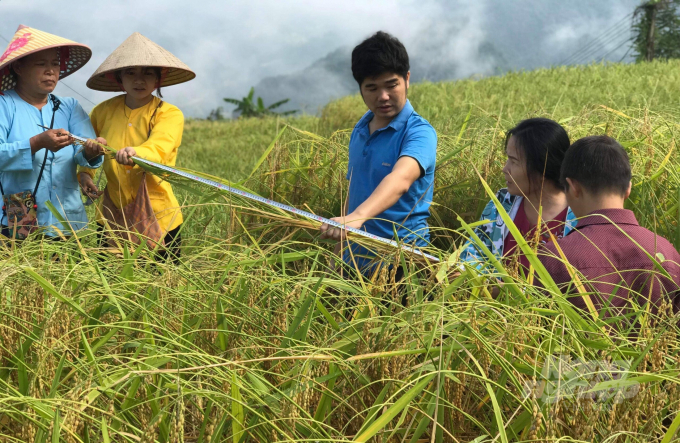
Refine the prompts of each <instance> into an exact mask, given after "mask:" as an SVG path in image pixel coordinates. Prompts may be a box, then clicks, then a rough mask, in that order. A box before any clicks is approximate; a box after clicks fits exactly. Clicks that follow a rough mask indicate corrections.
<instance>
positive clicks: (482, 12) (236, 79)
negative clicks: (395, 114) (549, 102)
mask: <svg viewBox="0 0 680 443" xmlns="http://www.w3.org/2000/svg"><path fill="white" fill-rule="evenodd" d="M639 3H640V0H597V1H593V0H371V1H367V0H343V1H341V2H330V1H325V0H286V1H281V0H249V1H238V0H237V1H231V2H225V1H221V0H203V1H201V2H186V1H183V0H118V1H116V2H113V3H112V2H92V1H88V0H30V1H27V0H0V40H1V38H5V39H9V38H11V36H12V35H13V34H14V32H15V30H16V28H17V26H18V25H19V24H21V23H23V24H26V25H29V26H33V27H36V28H38V29H41V30H43V31H46V32H50V33H54V34H58V35H61V36H63V37H66V38H69V39H72V40H76V41H79V42H82V43H86V44H88V45H89V46H90V47H92V49H93V52H94V54H93V57H92V60H91V61H90V62H89V63H88V64H87V65H86V66H85V67H84V68H83V69H82V70H81V71H79V72H77V73H76V74H74V75H72V76H71V77H69V78H67V79H66V80H65V81H64V82H63V84H62V85H60V86H59V87H58V89H57V93H58V94H63V95H72V96H74V97H76V98H78V99H79V100H80V101H81V103H82V104H83V105H84V106H85V107H86V109H91V107H92V106H93V105H94V104H95V103H98V102H100V101H103V100H105V99H107V98H110V97H111V96H112V94H107V93H101V92H95V91H91V90H89V89H87V88H86V87H85V82H86V81H87V79H88V78H89V76H90V75H91V74H92V73H93V72H94V71H95V69H96V68H97V66H99V64H100V63H102V62H103V60H104V59H105V58H106V56H107V55H109V54H110V53H111V52H112V51H113V50H114V49H115V48H116V47H117V46H118V45H120V43H122V42H123V40H125V38H127V37H128V36H129V35H130V34H132V33H133V32H141V33H142V34H143V35H145V36H147V37H149V38H151V39H152V40H153V41H155V42H157V43H158V44H160V45H161V46H163V47H164V48H166V49H168V50H169V51H171V52H172V53H174V54H175V55H176V56H178V57H179V58H180V59H181V60H182V61H184V62H185V63H186V64H188V65H189V66H190V67H191V68H192V69H193V70H194V71H195V72H196V74H197V77H196V79H195V80H193V81H191V82H189V83H186V84H183V85H178V86H173V87H169V88H166V89H165V90H164V91H163V94H164V97H165V98H166V100H167V101H169V102H170V103H173V104H176V105H177V106H179V107H180V108H181V109H182V110H183V111H184V113H185V114H186V115H187V116H193V117H205V116H206V115H207V114H208V113H209V112H210V110H211V109H214V108H216V107H218V106H225V109H227V111H230V110H231V107H230V105H227V104H226V103H224V102H223V101H222V98H223V97H235V98H240V97H243V96H244V95H246V94H247V93H248V90H249V89H250V87H251V86H253V85H255V86H256V95H261V96H262V97H263V98H264V99H265V103H267V104H269V103H272V102H273V101H275V100H278V99H281V98H291V99H292V100H291V104H290V107H291V108H296V109H304V110H305V111H306V112H310V113H315V112H317V111H318V109H319V107H321V106H322V105H324V104H325V103H327V102H328V101H329V100H330V99H332V98H335V97H339V96H343V95H346V94H349V93H354V92H356V91H357V87H356V85H355V84H354V80H353V79H352V76H351V72H350V64H349V54H350V52H351V48H352V47H353V46H354V45H356V44H357V43H359V42H360V41H361V40H362V39H364V38H365V37H367V36H369V35H370V34H372V33H374V32H375V31H377V30H385V31H387V32H390V33H392V34H394V35H396V36H397V37H399V38H400V39H401V40H402V41H403V42H404V43H405V45H406V47H407V49H408V51H409V54H410V56H411V66H412V75H413V78H414V79H415V80H422V79H429V80H443V79H456V78H465V77H469V76H472V75H491V74H496V73H499V72H503V71H506V70H508V69H531V68H534V67H537V66H549V65H551V64H557V63H559V62H560V61H562V60H563V59H564V58H566V57H568V56H569V55H570V54H572V53H573V52H574V51H576V50H578V49H579V48H580V47H583V46H584V44H585V43H587V42H588V41H590V40H591V39H592V38H593V37H595V36H598V35H600V34H601V33H602V31H603V30H605V29H607V28H608V27H610V26H611V25H613V24H616V23H619V22H621V19H622V18H624V17H626V15H627V14H629V13H631V12H632V11H633V10H634V8H635V7H636V6H637V5H638V4H639ZM629 22H630V19H628V23H629ZM624 28H625V26H624ZM623 30H624V31H626V29H623ZM621 35H623V34H621ZM619 37H620V36H619ZM624 37H625V36H624ZM609 43H610V45H614V44H615V42H614V39H612V41H611V42H609ZM0 44H2V45H3V48H4V45H6V44H7V43H6V42H4V41H0ZM626 49H627V47H625V46H622V47H621V48H619V49H618V50H616V51H613V52H611V53H610V54H606V53H607V52H608V51H609V50H607V51H605V50H602V51H599V52H598V51H594V52H593V54H592V57H590V58H588V57H585V58H584V60H583V61H592V60H595V59H597V58H598V57H601V56H604V55H606V58H607V59H609V60H615V61H618V60H619V59H621V57H622V55H623V54H624V53H625V51H626ZM586 55H588V54H586ZM65 85H68V86H70V87H71V88H72V89H69V88H68V87H66V86H65ZM74 91H76V92H74Z"/></svg>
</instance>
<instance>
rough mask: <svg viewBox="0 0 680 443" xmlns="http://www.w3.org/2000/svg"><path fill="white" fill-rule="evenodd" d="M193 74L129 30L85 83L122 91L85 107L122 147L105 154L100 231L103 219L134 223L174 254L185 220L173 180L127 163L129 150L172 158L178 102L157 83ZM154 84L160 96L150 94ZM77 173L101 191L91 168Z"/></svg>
mask: <svg viewBox="0 0 680 443" xmlns="http://www.w3.org/2000/svg"><path fill="white" fill-rule="evenodd" d="M195 76H196V75H195V74H194V73H193V72H192V71H191V70H190V69H189V68H188V67H187V66H186V65H185V64H184V63H182V62H181V61H180V60H179V59H178V58H177V57H175V56H174V55H172V54H171V53H170V52H168V51H166V50H165V49H163V48H161V47H160V46H159V45H157V44H156V43H154V42H152V41H151V40H149V39H148V38H146V37H144V36H143V35H141V34H139V33H134V34H132V35H131V36H130V37H129V38H128V39H127V40H125V41H124V42H123V43H122V44H121V45H120V46H119V47H118V48H117V49H116V50H115V51H114V52H113V53H112V54H111V55H110V56H109V57H108V58H107V59H106V60H105V61H104V63H103V64H102V65H101V66H100V67H99V68H98V69H97V71H96V72H95V73H94V74H93V75H92V77H90V79H89V80H88V82H87V86H88V87H89V88H91V89H94V90H97V91H111V92H114V91H124V92H125V93H124V94H122V95H118V96H116V97H114V98H112V99H110V100H107V101H105V102H103V103H100V104H99V105H97V106H96V107H95V108H94V109H93V110H92V113H91V114H90V118H91V120H92V125H93V126H94V129H95V132H96V134H97V136H98V137H102V138H104V139H106V141H107V143H108V145H109V146H111V147H113V148H116V149H119V151H118V152H117V154H116V157H115V160H113V159H111V158H106V159H105V160H104V172H105V174H106V179H107V185H106V189H105V191H104V196H103V197H102V198H101V201H100V204H99V210H98V211H97V213H98V216H97V223H99V225H100V231H103V230H104V226H105V225H106V224H109V225H114V226H121V225H123V227H124V228H126V229H129V230H133V229H130V226H131V224H132V225H133V226H132V227H133V228H135V229H134V230H137V231H138V232H141V233H142V234H144V235H145V236H146V237H147V241H149V240H148V239H151V240H154V241H158V243H161V244H162V245H164V246H165V249H161V251H164V252H165V251H167V252H169V253H170V254H171V255H172V258H173V260H175V261H177V260H178V258H179V245H180V239H179V231H180V226H181V224H182V220H183V219H182V212H181V211H180V207H179V203H178V202H177V199H176V198H175V195H174V194H173V192H172V187H171V186H170V183H168V182H167V181H164V180H161V179H160V178H158V177H156V176H153V175H151V174H147V173H145V172H144V170H142V169H141V168H140V167H136V166H135V167H132V166H133V165H134V163H133V162H132V159H131V157H134V156H139V157H142V158H145V159H147V160H151V161H154V162H157V163H162V164H165V165H170V166H174V165H175V160H176V158H177V149H178V148H179V146H180V144H181V142H182V132H183V130H184V116H183V115H182V112H181V111H180V110H179V109H178V108H177V107H176V106H173V105H171V104H169V103H166V102H164V101H163V100H161V97H162V96H161V92H160V89H161V87H165V86H170V85H176V84H178V83H183V82H186V81H189V80H191V79H193V78H194V77H195ZM154 91H157V95H158V96H157V97H156V96H154V95H152V94H153V92H154ZM79 177H80V183H81V185H82V186H83V188H84V189H85V190H86V191H88V193H89V194H90V195H93V194H96V193H98V192H99V190H98V188H97V186H96V185H95V183H94V181H93V177H94V171H93V170H91V169H82V170H81V173H80V174H79ZM145 208H151V209H150V210H145ZM148 212H152V214H148ZM130 218H132V219H133V220H130ZM121 219H124V221H123V222H121ZM140 226H141V228H140ZM132 239H134V238H132Z"/></svg>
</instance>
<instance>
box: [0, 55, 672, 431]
mask: <svg viewBox="0 0 680 443" xmlns="http://www.w3.org/2000/svg"><path fill="white" fill-rule="evenodd" d="M644 66H645V67H639V66H632V67H623V66H618V65H617V66H613V67H599V66H595V67H591V68H588V69H589V70H590V71H589V70H588V69H586V70H585V71H583V72H579V71H577V70H571V71H568V72H566V73H565V74H564V76H565V78H567V79H572V80H573V79H575V78H578V77H579V76H581V75H582V76H583V79H584V80H583V82H585V83H586V84H589V85H591V86H592V85H593V84H599V83H597V82H598V81H599V80H598V78H600V77H606V78H608V79H615V80H617V81H618V83H616V84H615V85H612V88H613V89H615V91H613V92H612V93H611V94H609V97H610V98H615V97H619V98H621V97H623V95H625V94H623V93H621V92H617V91H620V90H621V91H622V90H623V89H624V88H625V87H626V81H628V80H630V79H633V80H630V81H631V82H640V81H642V80H640V79H639V78H638V77H636V75H637V74H638V73H639V70H641V69H648V70H650V72H652V73H654V74H657V73H659V72H663V73H664V75H669V76H671V77H672V76H673V75H674V74H673V71H672V69H674V66H675V65H673V64H672V63H667V64H660V63H659V64H657V63H655V64H652V65H644ZM561 73H562V71H560V70H556V71H555V72H554V73H553V74H551V73H550V72H545V71H539V72H536V73H525V74H513V75H510V76H508V77H504V78H500V79H496V78H493V79H487V80H482V81H479V82H476V83H475V82H467V81H466V82H461V83H454V84H451V85H447V84H441V85H416V86H414V88H413V91H412V95H411V97H412V100H413V102H414V105H415V106H416V109H419V107H420V109H422V112H421V113H422V114H423V115H424V116H426V117H427V118H429V119H430V120H431V122H432V123H433V124H434V126H435V128H436V129H437V130H438V132H439V142H440V144H439V153H438V155H439V161H438V169H437V172H436V192H435V197H434V198H435V201H434V203H433V217H432V218H431V224H432V227H433V234H434V236H433V245H432V248H431V251H430V252H432V253H435V254H437V255H438V256H440V257H441V258H442V260H441V262H440V263H427V262H423V261H422V260H416V259H415V258H414V257H412V256H409V255H408V254H406V253H400V252H399V251H394V250H389V249H385V250H382V251H381V252H382V253H383V254H384V260H385V261H387V262H388V263H391V264H393V265H401V266H402V267H404V268H405V269H407V270H408V272H406V275H407V277H406V278H405V279H403V280H401V281H396V282H395V275H394V269H395V267H392V268H387V267H386V268H384V269H383V270H382V271H381V272H380V273H379V274H378V275H376V276H375V277H374V278H372V279H367V278H361V277H359V278H356V279H346V278H343V277H341V276H340V275H338V273H337V272H336V271H335V270H334V268H333V266H332V262H333V259H334V257H333V254H332V252H331V250H332V245H330V244H327V243H324V242H322V241H319V240H318V236H317V229H318V226H316V225H315V223H313V222H310V221H308V220H304V219H299V218H296V217H295V216H293V215H289V214H285V213H282V212H279V211H276V210H273V209H272V208H268V207H266V206H261V205H258V204H253V203H252V202H248V201H244V200H242V199H238V198H236V197H234V196H230V195H225V194H217V193H213V192H207V191H208V190H206V189H204V188H198V187H196V186H194V185H192V184H190V183H187V182H182V181H176V182H175V186H176V189H177V190H178V191H179V194H181V195H182V196H183V198H182V200H183V201H184V202H185V203H184V205H185V206H184V213H185V216H186V218H185V219H186V222H185V231H184V232H183V236H184V238H185V244H184V247H183V258H182V263H181V265H179V266H177V265H174V264H172V263H166V262H162V261H160V260H159V259H158V258H157V257H156V255H155V254H154V253H153V251H149V250H147V249H146V246H145V245H144V244H142V245H141V246H136V245H133V244H125V243H123V244H121V247H120V248H118V249H117V250H116V251H109V250H103V249H101V248H99V247H97V244H96V241H95V234H94V231H93V230H88V231H85V232H80V233H79V234H78V236H77V237H74V238H71V239H69V240H68V241H65V242H53V241H43V240H41V239H40V238H38V237H36V238H34V239H31V240H29V241H27V242H24V243H23V244H19V243H13V242H11V241H3V243H2V247H0V305H1V307H0V316H1V318H0V439H1V440H2V441H6V442H27V441H28V442H59V441H65V442H227V441H228V442H231V443H237V442H268V441H287V442H298V441H327V442H331V441H332V442H336V441H340V442H344V441H347V442H349V441H356V442H367V441H372V442H413V443H415V442H425V441H427V442H478V443H481V442H509V441H522V442H528V441H584V442H586V441H597V442H638V441H639V442H649V441H658V442H664V443H666V442H670V441H677V438H678V437H677V436H676V431H677V429H678V427H680V418H679V417H680V415H678V414H677V412H678V409H679V408H680V403H679V401H680V390H679V389H678V387H679V386H678V383H679V382H680V379H679V374H678V372H679V369H678V367H680V365H679V363H680V347H679V346H678V343H679V340H678V339H679V337H678V334H679V332H680V331H679V330H678V327H677V317H674V316H673V313H672V309H671V306H670V305H668V304H666V305H664V306H663V307H662V309H660V310H659V313H658V314H657V315H654V316H652V315H651V314H650V315H647V316H646V317H644V318H645V321H643V322H641V325H640V328H639V331H637V334H634V335H632V334H628V333H627V332H617V331H612V330H609V329H607V328H605V327H604V325H603V323H602V320H600V319H597V318H591V317H589V316H587V315H585V314H584V313H579V312H576V311H575V310H574V308H572V307H571V304H570V302H569V301H568V300H567V299H566V298H565V297H564V296H562V295H561V294H560V293H559V291H557V290H556V289H555V288H550V287H548V289H547V290H538V289H536V288H535V287H533V286H531V285H529V284H528V283H527V279H526V278H524V277H523V276H522V275H519V274H518V273H517V272H516V271H515V270H514V269H512V268H511V267H504V266H499V267H497V268H495V269H494V273H493V274H485V275H480V274H479V273H477V272H476V271H475V270H471V269H470V270H467V271H465V272H463V273H462V274H460V275H457V274H455V273H453V272H452V271H453V270H454V269H456V268H457V255H456V250H457V248H458V247H459V246H460V244H461V242H462V241H464V240H466V239H468V238H469V237H470V234H469V233H470V232H471V231H470V225H471V224H472V223H474V222H475V221H476V220H477V218H478V216H479V213H480V212H481V208H482V206H483V205H484V204H485V203H486V202H487V201H488V199H489V192H488V189H493V190H495V189H496V188H497V187H499V186H500V178H501V176H500V174H499V171H500V168H501V165H502V163H503V161H504V157H503V152H502V145H503V137H504V135H503V131H504V129H506V128H507V127H509V126H511V125H513V124H514V123H516V121H517V120H518V119H521V118H524V117H526V116H533V115H545V116H548V117H553V118H556V119H558V120H559V121H561V122H562V123H563V124H564V125H565V126H566V127H567V129H568V130H569V133H570V136H571V137H572V139H576V138H577V137H580V136H583V135H586V134H597V133H607V134H610V135H612V136H614V137H616V138H617V139H618V140H619V141H621V142H622V144H623V145H624V146H625V147H626V149H627V150H628V151H629V154H630V157H631V161H632V163H633V168H634V179H633V184H634V192H633V195H632V197H631V199H630V201H629V205H630V207H631V208H632V209H633V210H634V211H635V213H636V216H637V217H638V220H639V221H640V223H641V224H642V225H643V226H646V227H648V228H649V229H652V230H654V231H656V232H658V233H659V234H661V235H664V236H666V237H667V238H669V239H671V241H673V243H674V244H675V245H676V247H677V246H680V229H679V228H678V225H677V220H678V218H679V214H678V211H679V210H680V209H679V208H680V205H679V200H678V196H679V192H680V187H679V186H678V185H679V184H680V178H679V177H678V167H679V166H680V165H679V164H678V161H677V160H676V158H678V157H677V155H675V138H674V134H675V132H676V130H677V128H678V118H677V115H676V114H675V113H674V110H673V109H671V108H670V106H666V105H665V104H664V103H665V102H664V103H662V104H658V102H651V100H650V102H649V103H643V102H637V103H631V102H627V103H625V106H615V103H614V102H613V101H615V100H613V101H612V100H607V99H606V97H605V96H604V95H602V94H603V92H602V89H597V88H594V89H593V90H592V91H591V92H588V87H586V86H583V87H581V88H580V89H579V88H576V89H575V93H574V94H575V95H578V97H572V98H570V99H568V100H567V99H566V98H565V97H564V95H563V94H562V90H561V89H560V88H556V89H555V90H549V91H548V92H547V93H545V94H543V95H544V97H543V98H542V99H541V100H542V101H541V100H539V99H538V98H535V97H534V98H531V100H535V103H534V104H533V105H532V104H531V103H529V102H524V101H515V102H513V101H512V100H510V99H508V100H507V101H504V100H502V97H500V95H494V94H491V95H489V96H486V97H485V98H482V96H483V94H481V92H483V91H487V92H488V91H493V90H494V88H496V87H498V84H502V87H501V88H500V89H502V90H505V89H507V88H508V87H510V86H512V85H515V86H516V87H517V88H518V89H523V90H525V91H526V90H528V89H527V88H528V85H530V84H531V83H532V82H533V83H534V84H539V85H540V84H542V83H541V81H543V80H542V79H544V78H545V77H546V76H550V75H552V77H551V78H553V79H554V78H559V76H560V75H562V74H561ZM634 74H635V75H634ZM672 78H675V77H672ZM669 81H670V80H669ZM652 83H653V82H652ZM631 84H632V83H631ZM636 84H637V83H636ZM628 86H630V85H628ZM662 87H663V88H665V87H666V86H661V85H659V88H662ZM437 89H441V93H439V92H437V93H436V94H435V96H433V95H431V94H432V93H433V91H436V90H437ZM659 91H660V90H657V94H658V93H659ZM638 92H639V91H636V92H635V93H636V94H637V93H638ZM419 94H420V95H419ZM456 94H467V96H468V97H469V100H467V101H456V105H455V106H454V107H447V105H446V103H447V100H450V97H451V96H455V95H456ZM588 94H591V95H590V96H591V98H592V99H591V100H589V99H588V97H589V95H588ZM616 94H620V95H619V96H617V95H616ZM560 95H562V97H561V98H560ZM447 97H448V98H447ZM600 97H604V98H603V99H602V100H600ZM477 98H479V100H478V103H477V106H473V105H474V102H473V100H476V99H477ZM430 100H431V101H430ZM419 101H420V102H419ZM565 101H568V102H570V103H571V104H570V105H569V106H565V107H564V109H563V108H562V107H561V106H562V105H560V104H559V103H564V102H565ZM349 102H352V103H355V102H356V98H348V99H343V100H341V101H339V102H336V103H333V104H331V105H329V107H327V108H326V110H325V111H324V115H323V116H322V117H320V118H314V117H301V118H295V119H291V120H276V119H263V120H257V121H247V120H246V121H239V122H224V123H216V122H209V123H204V122H194V123H191V124H190V125H188V130H187V134H186V137H185V138H186V140H188V142H187V144H186V145H185V146H184V147H183V149H184V150H185V152H186V156H185V157H184V158H185V163H182V166H184V167H190V168H192V169H196V170H200V171H203V172H204V173H207V174H213V175H218V176H220V177H222V178H223V179H230V180H232V182H231V183H232V184H235V185H236V186H241V187H243V188H247V189H250V190H252V191H255V192H258V193H259V194H261V195H263V196H266V197H270V198H273V199H276V200H279V201H282V202H287V203H290V204H293V205H295V206H297V207H300V208H305V209H307V210H311V211H313V212H315V213H318V214H320V215H324V216H332V215H337V214H338V213H339V211H340V207H341V205H342V202H343V201H344V198H346V188H347V187H346V183H345V181H344V175H345V167H346V146H347V140H348V137H349V130H348V128H351V121H352V120H351V119H353V118H354V117H356V115H355V114H356V113H355V111H354V110H353V109H355V108H353V107H351V106H349V105H347V103H349ZM555 102H558V103H557V105H555V106H552V105H547V104H549V103H555ZM577 102H578V104H574V103H577ZM427 103H430V106H427ZM655 103H656V104H658V106H657V105H655ZM438 106H439V108H437V107H438ZM357 109H359V111H360V108H357ZM350 111H351V112H350ZM353 113H354V114H353ZM350 116H351V118H350ZM192 125H194V126H192ZM260 129H262V131H260ZM206 131H208V132H206ZM210 131H211V132H210ZM209 134H213V135H212V136H210V135H209ZM217 134H220V135H219V136H218V135H217ZM263 134H264V135H263ZM226 137H229V139H228V141H224V144H219V143H218V141H217V140H219V139H220V138H226ZM272 141H273V142H272ZM203 143H205V144H206V146H201V144H203ZM213 144H214V145H213ZM229 144H231V145H232V146H233V152H232V151H230V152H232V153H231V154H230V156H227V155H225V153H224V152H223V149H224V146H223V145H229ZM251 144H254V145H255V147H256V148H257V149H255V147H254V148H252V149H251V150H250V151H246V150H245V149H244V148H243V147H244V146H251ZM231 158H236V159H240V160H238V161H239V162H240V163H238V164H231V165H230V166H229V167H230V168H231V169H230V171H233V175H232V174H231V173H230V174H222V173H221V171H220V169H221V168H222V166H221V165H224V164H227V163H229V161H230V160H229V159H231ZM480 177H481V179H480ZM522 247H523V248H525V249H526V251H527V253H528V254H530V255H531V254H534V252H533V251H531V250H530V249H528V248H529V246H528V245H526V244H522ZM535 273H536V275H537V278H539V277H540V274H541V269H540V267H539V268H536V269H535ZM499 278H501V279H504V280H505V281H506V284H505V285H504V286H503V289H502V291H501V294H500V296H499V297H498V298H497V299H493V298H492V297H491V296H490V291H491V288H492V287H493V286H496V285H497V284H498V283H497V282H498V279H499ZM403 301H406V303H403Z"/></svg>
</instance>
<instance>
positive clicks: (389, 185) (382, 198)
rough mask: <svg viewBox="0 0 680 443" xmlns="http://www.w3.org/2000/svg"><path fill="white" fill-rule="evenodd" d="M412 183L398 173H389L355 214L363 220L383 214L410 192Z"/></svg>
mask: <svg viewBox="0 0 680 443" xmlns="http://www.w3.org/2000/svg"><path fill="white" fill-rule="evenodd" d="M410 186H411V183H410V182H409V181H408V180H407V179H405V178H404V177H403V176H400V175H398V174H394V173H392V174H389V175H387V176H386V177H385V178H384V179H383V180H382V181H381V182H380V184H379V185H378V187H377V188H375V191H373V193H372V194H371V195H370V196H369V197H368V198H367V199H366V201H364V202H363V203H362V204H360V205H359V206H358V207H357V208H356V209H355V210H354V212H353V214H354V215H355V216H357V217H359V218H360V219H362V220H368V219H370V218H373V217H375V216H377V215H379V214H382V213H383V212H385V211H386V210H388V209H389V208H391V207H392V206H394V204H395V203H396V202H397V201H399V199H400V198H401V196H402V195H404V194H405V193H406V192H408V189H409V187H410Z"/></svg>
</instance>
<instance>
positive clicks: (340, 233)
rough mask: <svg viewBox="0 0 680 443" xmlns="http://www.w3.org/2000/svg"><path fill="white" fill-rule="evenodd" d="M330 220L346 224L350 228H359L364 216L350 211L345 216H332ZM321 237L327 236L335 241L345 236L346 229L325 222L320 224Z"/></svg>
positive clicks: (362, 223)
mask: <svg viewBox="0 0 680 443" xmlns="http://www.w3.org/2000/svg"><path fill="white" fill-rule="evenodd" d="M331 220H333V221H335V222H338V223H340V224H341V225H344V226H348V227H350V228H356V229H361V227H362V226H363V225H364V222H365V221H366V220H365V218H364V217H360V216H358V215H357V214H355V213H351V214H349V215H347V216H346V217H333V218H332V219H331ZM320 230H321V238H324V239H326V238H329V239H332V240H336V241H341V240H344V239H345V238H347V231H345V230H344V229H340V228H336V227H335V226H331V225H329V224H327V223H324V224H322V225H321V229H320Z"/></svg>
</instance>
